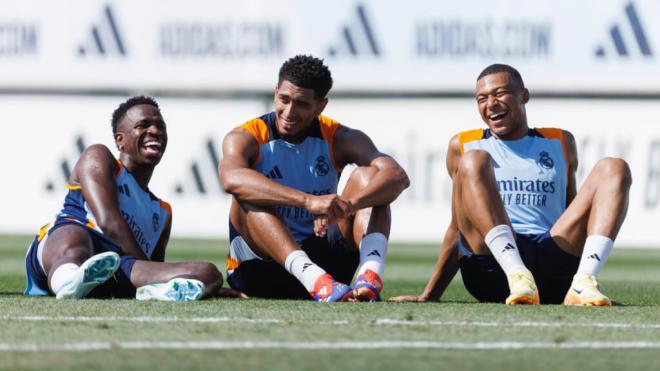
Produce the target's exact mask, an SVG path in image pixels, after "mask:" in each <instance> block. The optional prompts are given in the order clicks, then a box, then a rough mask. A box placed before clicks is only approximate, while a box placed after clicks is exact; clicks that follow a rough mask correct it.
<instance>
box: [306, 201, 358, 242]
mask: <svg viewBox="0 0 660 371" xmlns="http://www.w3.org/2000/svg"><path fill="white" fill-rule="evenodd" d="M305 208H306V209H307V210H309V212H311V213H312V214H314V215H315V216H316V218H314V234H316V235H317V236H319V237H323V236H325V234H326V232H327V230H328V227H330V226H331V225H333V224H335V223H337V222H338V221H339V220H340V219H345V218H348V217H350V216H352V215H354V214H355V209H354V208H353V205H352V204H351V203H350V202H349V201H345V200H343V199H342V198H341V197H339V195H336V194H332V195H323V196H310V197H309V198H308V200H307V203H306V205H305Z"/></svg>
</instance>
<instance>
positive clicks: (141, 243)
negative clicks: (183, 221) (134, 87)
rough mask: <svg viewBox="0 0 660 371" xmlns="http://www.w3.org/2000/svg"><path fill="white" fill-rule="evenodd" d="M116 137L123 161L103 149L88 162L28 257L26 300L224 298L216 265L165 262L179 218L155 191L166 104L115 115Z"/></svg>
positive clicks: (130, 103)
mask: <svg viewBox="0 0 660 371" xmlns="http://www.w3.org/2000/svg"><path fill="white" fill-rule="evenodd" d="M112 132H113V135H114V138H115V143H116V145H117V149H119V153H120V154H119V160H117V159H115V157H114V156H113V155H112V153H110V150H109V149H108V148H107V147H105V146H104V145H101V144H95V145H92V146H90V147H88V148H87V149H86V150H85V151H84V152H83V154H82V155H81V156H80V159H79V160H78V162H77V163H76V165H75V167H74V169H73V171H72V173H71V177H70V179H69V181H68V183H67V187H68V189H69V191H68V193H67V195H66V197H65V199H64V206H63V208H62V210H61V211H60V212H59V213H58V214H57V216H56V218H55V220H54V221H53V222H52V223H49V224H46V225H45V226H44V227H43V228H41V231H40V232H39V234H38V235H37V236H36V237H35V239H34V241H33V242H32V244H31V245H30V248H29V250H28V253H27V256H26V273H27V289H26V290H25V294H26V295H48V294H53V295H55V297H56V298H57V299H81V298H85V297H137V299H139V300H149V299H154V300H168V301H185V300H197V299H200V298H202V297H204V296H210V295H215V294H217V293H218V292H219V289H220V287H221V286H222V275H221V274H220V272H219V271H218V269H217V268H216V267H215V265H213V264H212V263H208V262H184V263H164V262H163V261H164V259H165V247H166V246H167V241H168V239H169V236H170V228H171V225H172V211H171V208H170V205H169V204H167V203H166V202H164V201H162V200H160V199H159V198H157V197H156V196H154V195H153V194H152V193H151V191H149V188H148V185H149V180H150V179H151V176H152V174H153V171H154V168H155V167H156V165H157V164H158V163H159V162H160V160H161V158H162V156H163V153H164V152H165V148H166V147H167V128H166V126H165V121H164V120H163V117H162V115H161V113H160V110H159V108H158V104H157V103H156V102H155V101H154V100H153V99H152V98H150V97H144V96H139V97H133V98H130V99H128V100H127V101H126V102H124V103H122V104H121V105H119V107H118V108H117V109H116V110H115V112H114V113H113V115H112ZM136 288H137V293H136Z"/></svg>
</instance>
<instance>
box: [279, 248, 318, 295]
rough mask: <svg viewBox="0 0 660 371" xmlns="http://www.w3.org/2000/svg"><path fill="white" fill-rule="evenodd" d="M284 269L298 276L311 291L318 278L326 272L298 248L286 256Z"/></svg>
mask: <svg viewBox="0 0 660 371" xmlns="http://www.w3.org/2000/svg"><path fill="white" fill-rule="evenodd" d="M284 269H286V271H287V272H289V273H291V274H292V275H293V276H294V277H296V278H297V279H298V281H300V283H302V284H303V286H305V288H306V289H307V291H309V292H312V290H314V283H315V282H316V280H317V279H318V278H319V277H321V276H322V275H324V274H325V273H326V272H325V271H324V270H323V268H321V267H319V266H318V265H316V264H315V263H314V262H313V261H312V260H311V259H309V256H307V253H306V252H304V251H302V250H296V251H294V252H292V253H291V254H289V255H288V256H287V257H286V260H285V261H284Z"/></svg>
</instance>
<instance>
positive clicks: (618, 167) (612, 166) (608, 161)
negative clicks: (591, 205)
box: [594, 157, 632, 188]
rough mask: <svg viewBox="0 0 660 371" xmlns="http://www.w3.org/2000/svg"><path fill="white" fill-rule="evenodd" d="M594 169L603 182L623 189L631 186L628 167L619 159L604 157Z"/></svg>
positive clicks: (630, 174) (630, 175)
mask: <svg viewBox="0 0 660 371" xmlns="http://www.w3.org/2000/svg"><path fill="white" fill-rule="evenodd" d="M594 168H595V169H596V170H597V171H598V174H599V176H600V177H601V178H602V180H603V181H611V182H616V183H617V184H619V185H620V186H621V187H624V188H630V186H631V185H632V173H631V171H630V166H628V163H627V162H626V161H625V160H623V159H621V158H615V157H605V158H603V159H601V160H599V161H598V163H596V166H595V167H594Z"/></svg>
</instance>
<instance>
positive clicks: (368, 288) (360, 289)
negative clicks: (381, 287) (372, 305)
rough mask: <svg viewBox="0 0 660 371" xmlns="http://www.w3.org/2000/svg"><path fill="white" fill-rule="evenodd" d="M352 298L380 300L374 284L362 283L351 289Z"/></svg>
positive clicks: (357, 299)
mask: <svg viewBox="0 0 660 371" xmlns="http://www.w3.org/2000/svg"><path fill="white" fill-rule="evenodd" d="M353 298H354V299H355V300H356V301H380V294H379V293H378V292H376V288H375V287H374V286H372V285H369V284H364V285H359V286H356V287H355V288H354V289H353Z"/></svg>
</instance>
